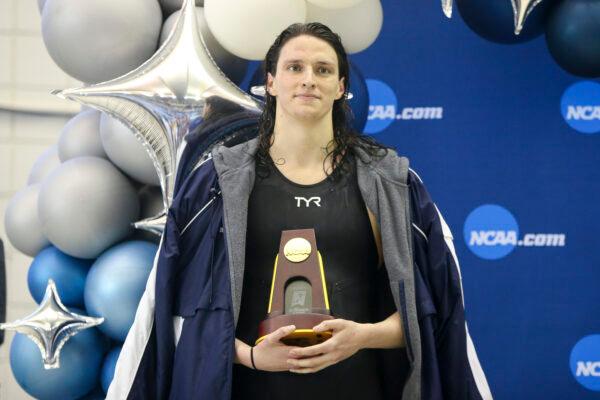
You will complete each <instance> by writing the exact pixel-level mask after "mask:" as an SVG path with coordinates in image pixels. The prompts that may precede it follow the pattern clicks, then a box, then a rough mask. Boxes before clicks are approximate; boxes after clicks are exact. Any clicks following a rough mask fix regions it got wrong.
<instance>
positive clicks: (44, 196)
mask: <svg viewBox="0 0 600 400" xmlns="http://www.w3.org/2000/svg"><path fill="white" fill-rule="evenodd" d="M139 209H140V204H139V200H138V196H137V193H136V191H135V189H134V188H133V186H132V185H131V183H130V182H129V180H128V179H127V178H126V177H125V176H124V175H123V174H121V173H120V172H119V171H118V170H117V169H116V168H115V167H114V166H113V165H112V164H111V163H110V162H109V161H108V160H105V159H103V158H97V157H78V158H73V159H71V160H69V161H66V162H65V163H63V164H61V165H60V167H58V168H57V169H56V170H54V172H52V173H51V174H50V175H49V176H48V177H47V178H46V179H45V180H44V182H43V183H42V186H41V189H40V195H39V202H38V215H39V219H40V223H41V226H42V231H43V232H44V234H45V235H46V237H47V238H48V240H50V242H51V243H52V244H53V245H55V246H56V247H58V248H59V249H60V250H61V251H62V252H64V253H67V254H69V255H71V256H73V257H79V258H96V257H98V255H99V254H100V253H101V252H103V251H104V250H106V249H107V248H108V247H110V246H111V245H113V244H114V243H116V242H118V241H119V240H122V239H124V238H125V237H126V236H127V235H129V234H130V233H131V223H132V222H134V221H135V220H136V219H137V218H138V216H139Z"/></svg>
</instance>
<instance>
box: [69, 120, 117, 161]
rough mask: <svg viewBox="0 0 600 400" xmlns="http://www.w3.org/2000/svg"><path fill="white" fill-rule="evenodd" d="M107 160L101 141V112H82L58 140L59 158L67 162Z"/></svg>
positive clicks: (70, 121)
mask: <svg viewBox="0 0 600 400" xmlns="http://www.w3.org/2000/svg"><path fill="white" fill-rule="evenodd" d="M84 156H91V157H100V158H106V153H105V152H104V148H103V147H102V141H101V140H100V112H98V111H96V110H88V111H82V112H80V113H79V114H77V115H76V116H74V117H73V118H71V119H70V120H69V121H68V122H67V123H66V124H65V126H64V127H63V129H62V132H61V133H60V137H59V138H58V158H60V161H62V162H65V161H67V160H70V159H71V158H76V157H84Z"/></svg>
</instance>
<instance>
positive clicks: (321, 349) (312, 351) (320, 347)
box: [290, 339, 332, 358]
mask: <svg viewBox="0 0 600 400" xmlns="http://www.w3.org/2000/svg"><path fill="white" fill-rule="evenodd" d="M331 340H332V339H329V340H327V341H325V342H323V343H319V344H315V345H314V346H308V347H299V348H297V349H294V350H290V357H293V358H304V357H312V356H316V355H319V354H323V353H328V352H330V351H331V348H332V344H331Z"/></svg>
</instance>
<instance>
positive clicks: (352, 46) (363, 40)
mask: <svg viewBox="0 0 600 400" xmlns="http://www.w3.org/2000/svg"><path fill="white" fill-rule="evenodd" d="M306 22H321V23H322V24H325V25H327V26H328V27H329V28H331V30H332V31H334V32H335V33H337V34H338V35H340V36H341V38H342V42H343V43H344V48H345V49H346V52H348V53H350V54H351V53H358V52H359V51H362V50H364V49H366V48H367V47H369V46H370V45H371V44H372V43H373V42H374V41H375V39H377V36H379V32H380V31H381V26H382V24H383V10H382V8H381V3H380V1H379V0H362V1H361V2H360V3H358V4H356V5H355V6H354V7H348V8H342V9H331V8H325V7H319V6H317V5H315V4H313V3H308V4H307V11H306Z"/></svg>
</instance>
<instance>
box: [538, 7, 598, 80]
mask: <svg viewBox="0 0 600 400" xmlns="http://www.w3.org/2000/svg"><path fill="white" fill-rule="evenodd" d="M546 43H547V45H548V50H550V54H552V57H553V58H554V60H555V61H556V62H557V63H558V65H560V66H561V67H562V68H564V69H565V70H567V71H568V72H570V73H572V74H574V75H579V76H583V77H600V2H598V1H595V0H569V1H562V2H560V3H558V4H557V5H556V7H554V9H553V10H552V12H551V14H550V16H549V18H548V22H547V26H546Z"/></svg>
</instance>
